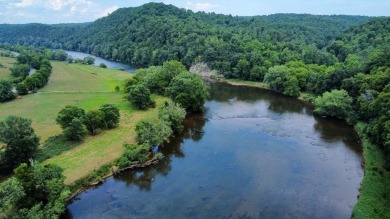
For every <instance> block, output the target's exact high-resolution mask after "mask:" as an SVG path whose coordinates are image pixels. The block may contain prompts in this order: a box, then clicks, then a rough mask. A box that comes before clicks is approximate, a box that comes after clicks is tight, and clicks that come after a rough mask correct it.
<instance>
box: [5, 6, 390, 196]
mask: <svg viewBox="0 0 390 219" xmlns="http://www.w3.org/2000/svg"><path fill="white" fill-rule="evenodd" d="M0 43H2V44H1V47H3V48H5V49H12V48H13V45H15V44H18V45H29V46H34V47H45V48H51V49H67V50H75V51H81V52H86V53H90V54H93V55H96V56H100V57H104V58H107V59H110V60H115V61H120V62H124V63H128V64H131V65H136V66H157V65H162V64H163V63H164V62H165V61H170V60H177V61H179V62H181V63H183V65H184V66H185V67H186V68H187V69H189V68H190V67H191V66H192V65H194V64H196V63H199V62H204V63H207V65H208V66H209V67H210V68H211V69H213V70H215V71H217V72H218V73H220V74H222V75H223V76H224V77H226V78H237V79H242V80H251V81H260V82H266V83H267V84H269V86H270V88H271V89H274V90H276V91H279V92H281V93H283V94H285V95H288V96H292V97H298V96H300V95H301V94H302V93H304V94H305V95H307V94H309V95H308V96H309V98H310V97H312V99H311V100H312V101H313V102H314V103H315V105H316V110H315V113H318V114H320V115H325V116H330V117H337V118H342V119H347V121H348V122H349V123H351V124H356V123H357V122H358V121H360V122H363V123H364V124H366V126H365V127H366V128H365V134H366V135H367V136H368V137H369V138H370V140H371V141H372V142H373V143H375V144H376V145H378V146H379V147H380V148H381V149H382V150H383V152H384V154H385V157H386V159H387V164H386V166H385V167H383V169H384V170H385V171H388V170H389V169H390V134H389V133H390V53H389V50H390V18H388V17H380V18H370V17H364V16H336V15H333V16H318V15H306V14H304V15H297V14H275V15H269V16H254V17H234V16H231V15H219V14H214V13H204V12H197V13H194V12H192V11H190V10H185V9H178V8H176V7H174V6H171V5H164V4H162V3H149V4H146V5H144V6H141V7H136V8H122V9H118V10H117V11H115V12H114V13H112V14H111V15H109V16H107V17H104V18H101V19H98V20H97V21H95V22H93V23H85V24H63V25H44V24H24V25H6V24H4V25H0ZM149 71H152V70H150V69H149ZM157 91H158V90H157ZM311 94H313V95H311ZM384 199H388V197H386V194H385V193H384Z"/></svg>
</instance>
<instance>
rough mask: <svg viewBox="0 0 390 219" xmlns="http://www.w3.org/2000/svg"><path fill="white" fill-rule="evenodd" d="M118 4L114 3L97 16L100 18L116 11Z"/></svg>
mask: <svg viewBox="0 0 390 219" xmlns="http://www.w3.org/2000/svg"><path fill="white" fill-rule="evenodd" d="M118 8H119V7H118V5H113V6H111V7H108V8H106V9H104V10H103V11H102V12H101V13H99V14H98V15H97V16H96V18H100V17H105V16H107V15H109V14H111V13H112V12H114V11H116V10H117V9H118Z"/></svg>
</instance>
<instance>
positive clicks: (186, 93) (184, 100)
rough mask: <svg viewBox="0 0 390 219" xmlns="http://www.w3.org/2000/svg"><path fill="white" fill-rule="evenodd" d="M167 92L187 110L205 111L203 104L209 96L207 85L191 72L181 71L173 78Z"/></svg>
mask: <svg viewBox="0 0 390 219" xmlns="http://www.w3.org/2000/svg"><path fill="white" fill-rule="evenodd" d="M166 93H167V95H168V96H169V97H170V98H171V99H172V100H173V101H174V102H175V103H178V104H180V106H182V107H183V108H185V109H186V111H187V112H201V111H203V105H204V103H205V102H206V99H207V96H208V92H207V88H206V85H205V84H204V82H203V81H202V79H201V78H200V77H199V76H196V75H194V74H192V73H189V72H183V73H180V74H179V75H178V76H176V77H175V78H173V80H172V82H171V84H170V85H169V87H168V88H167V89H166Z"/></svg>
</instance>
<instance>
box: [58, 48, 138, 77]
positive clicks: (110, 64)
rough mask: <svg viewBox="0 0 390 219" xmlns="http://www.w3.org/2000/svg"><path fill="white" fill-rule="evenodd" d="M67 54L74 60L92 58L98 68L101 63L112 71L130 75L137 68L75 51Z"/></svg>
mask: <svg viewBox="0 0 390 219" xmlns="http://www.w3.org/2000/svg"><path fill="white" fill-rule="evenodd" d="M65 52H66V53H67V54H68V55H70V56H72V57H73V58H74V59H83V58H85V57H87V56H91V57H93V58H94V59H95V64H94V65H96V66H99V65H100V64H101V63H104V64H106V65H107V68H112V69H123V70H125V71H127V72H130V73H133V72H135V70H136V68H133V67H131V66H129V65H126V64H123V63H120V62H114V61H109V60H107V59H104V58H101V57H97V56H94V55H91V54H88V53H83V52H75V51H68V50H65Z"/></svg>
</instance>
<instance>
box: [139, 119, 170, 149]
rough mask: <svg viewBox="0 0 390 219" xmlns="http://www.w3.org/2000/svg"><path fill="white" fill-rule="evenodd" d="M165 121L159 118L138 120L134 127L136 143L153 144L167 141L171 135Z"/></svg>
mask: <svg viewBox="0 0 390 219" xmlns="http://www.w3.org/2000/svg"><path fill="white" fill-rule="evenodd" d="M169 125H170V124H169V123H168V122H167V121H164V120H160V119H147V120H143V121H140V122H138V124H137V125H136V127H135V131H136V139H137V141H138V144H149V145H151V146H155V145H158V144H161V143H163V142H164V141H167V140H168V138H169V136H171V135H172V132H173V131H172V129H171V127H170V126H169Z"/></svg>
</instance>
